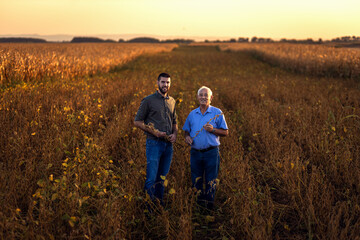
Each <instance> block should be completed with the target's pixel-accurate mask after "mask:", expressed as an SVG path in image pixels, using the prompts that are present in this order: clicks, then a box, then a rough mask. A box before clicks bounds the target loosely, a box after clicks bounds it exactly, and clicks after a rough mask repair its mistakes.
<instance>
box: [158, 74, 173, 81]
mask: <svg viewBox="0 0 360 240" xmlns="http://www.w3.org/2000/svg"><path fill="white" fill-rule="evenodd" d="M162 77H164V78H170V75H169V74H168V73H164V72H163V73H160V75H159V76H158V81H160V78H162Z"/></svg>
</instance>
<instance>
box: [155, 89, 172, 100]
mask: <svg viewBox="0 0 360 240" xmlns="http://www.w3.org/2000/svg"><path fill="white" fill-rule="evenodd" d="M155 95H156V96H157V97H159V98H165V99H169V94H167V95H166V97H164V96H163V95H161V94H160V93H159V91H157V90H156V92H155Z"/></svg>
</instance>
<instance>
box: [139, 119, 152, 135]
mask: <svg viewBox="0 0 360 240" xmlns="http://www.w3.org/2000/svg"><path fill="white" fill-rule="evenodd" d="M134 125H135V127H137V128H139V129H141V130H143V131H144V132H148V133H150V134H152V135H154V136H156V133H155V131H154V130H153V129H151V128H148V127H146V126H145V123H144V122H143V121H134Z"/></svg>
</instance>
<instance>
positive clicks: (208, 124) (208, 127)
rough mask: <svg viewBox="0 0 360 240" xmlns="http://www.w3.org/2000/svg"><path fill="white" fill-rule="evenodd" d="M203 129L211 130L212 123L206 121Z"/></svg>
mask: <svg viewBox="0 0 360 240" xmlns="http://www.w3.org/2000/svg"><path fill="white" fill-rule="evenodd" d="M204 129H205V130H206V131H208V132H212V130H213V129H214V127H213V125H211V124H210V123H207V124H205V125H204Z"/></svg>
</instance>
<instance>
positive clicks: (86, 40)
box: [70, 37, 105, 43]
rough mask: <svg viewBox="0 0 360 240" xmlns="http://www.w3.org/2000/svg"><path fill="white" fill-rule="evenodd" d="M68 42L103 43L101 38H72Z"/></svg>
mask: <svg viewBox="0 0 360 240" xmlns="http://www.w3.org/2000/svg"><path fill="white" fill-rule="evenodd" d="M70 42H71V43H84V42H88V43H101V42H105V41H104V40H103V39H101V38H96V37H74V38H73V39H72V40H71V41H70Z"/></svg>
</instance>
